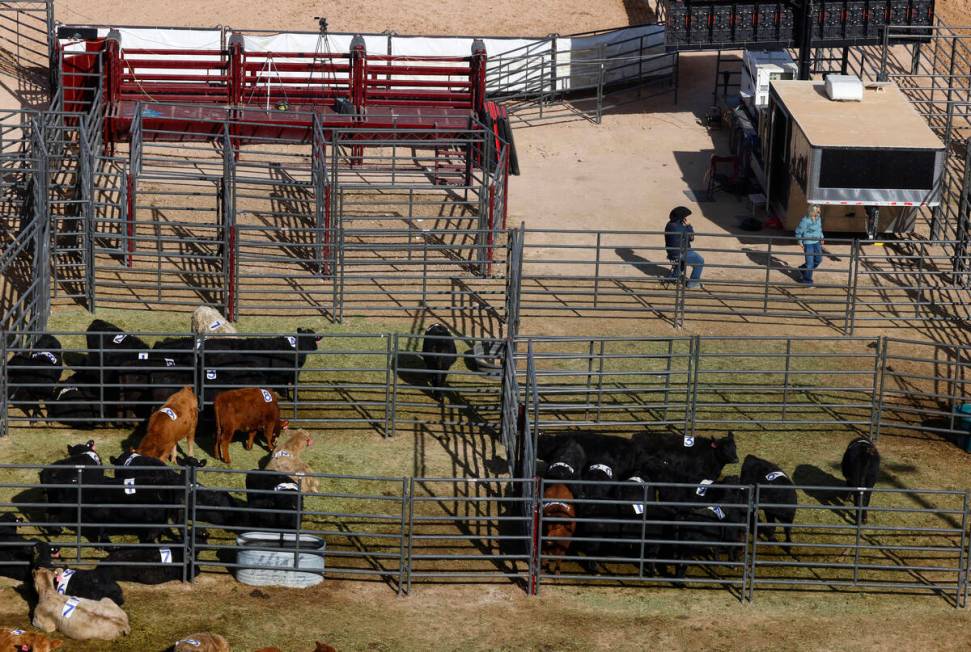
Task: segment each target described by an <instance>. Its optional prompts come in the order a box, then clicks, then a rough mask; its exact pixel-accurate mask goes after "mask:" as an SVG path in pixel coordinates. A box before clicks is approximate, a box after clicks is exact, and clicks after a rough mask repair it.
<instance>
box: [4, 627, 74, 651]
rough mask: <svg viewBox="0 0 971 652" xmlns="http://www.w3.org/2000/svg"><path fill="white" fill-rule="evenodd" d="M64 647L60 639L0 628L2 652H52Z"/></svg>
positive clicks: (20, 630)
mask: <svg viewBox="0 0 971 652" xmlns="http://www.w3.org/2000/svg"><path fill="white" fill-rule="evenodd" d="M61 645H63V641H61V640H60V639H57V638H55V639H49V638H47V637H46V636H44V635H43V634H38V633H37V632H28V631H24V630H22V629H7V628H0V650H2V652H10V650H13V651H14V652H51V650H56V649H57V648H59V647H61Z"/></svg>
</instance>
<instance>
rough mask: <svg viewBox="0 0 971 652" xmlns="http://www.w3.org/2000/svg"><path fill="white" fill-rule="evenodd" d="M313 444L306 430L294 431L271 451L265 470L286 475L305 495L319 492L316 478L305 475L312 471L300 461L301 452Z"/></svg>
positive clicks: (318, 482) (318, 483)
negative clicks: (297, 483)
mask: <svg viewBox="0 0 971 652" xmlns="http://www.w3.org/2000/svg"><path fill="white" fill-rule="evenodd" d="M313 443H314V440H313V439H311V438H310V433H308V432H307V431H306V430H294V431H293V432H291V433H290V435H289V436H288V437H287V438H286V439H284V440H283V442H282V443H280V445H278V446H276V447H275V448H274V449H273V456H272V457H271V458H270V461H269V463H268V464H267V465H266V470H267V471H278V472H280V473H286V474H287V475H289V476H290V477H291V478H293V480H294V482H299V483H300V490H301V491H303V492H305V493H306V492H309V493H314V492H317V491H320V481H319V480H318V479H317V478H311V477H307V476H306V475H305V474H307V473H313V472H314V471H313V469H311V468H310V466H309V465H308V464H307V463H306V462H304V461H303V460H302V459H300V455H301V454H302V453H303V451H304V450H306V449H307V448H309V447H310V446H312V445H313Z"/></svg>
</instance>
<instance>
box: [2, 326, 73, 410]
mask: <svg viewBox="0 0 971 652" xmlns="http://www.w3.org/2000/svg"><path fill="white" fill-rule="evenodd" d="M63 371H64V359H63V358H62V357H61V343H60V342H59V341H58V340H57V338H56V337H54V336H53V335H48V334H46V333H45V334H44V335H41V336H40V337H38V338H37V341H36V342H34V345H33V346H32V347H31V348H30V350H28V351H23V352H20V353H16V354H14V355H13V356H11V358H10V359H9V360H7V398H8V399H9V400H10V405H13V406H15V407H19V408H20V409H22V410H23V411H24V413H25V414H26V415H27V416H29V417H32V418H37V417H39V416H40V405H41V402H43V403H44V405H45V406H46V405H47V403H48V401H51V400H52V399H53V398H54V395H55V392H56V386H57V381H58V380H60V378H61V373H62V372H63Z"/></svg>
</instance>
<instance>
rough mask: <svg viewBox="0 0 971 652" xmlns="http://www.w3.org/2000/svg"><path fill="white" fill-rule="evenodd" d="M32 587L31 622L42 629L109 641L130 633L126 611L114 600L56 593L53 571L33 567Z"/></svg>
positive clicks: (82, 638) (78, 637)
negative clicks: (32, 609) (34, 604)
mask: <svg viewBox="0 0 971 652" xmlns="http://www.w3.org/2000/svg"><path fill="white" fill-rule="evenodd" d="M34 590H35V591H36V593H37V606H36V607H34V619H33V625H34V627H36V628H37V629H39V630H41V631H43V632H53V631H59V632H61V633H62V634H64V635H65V636H69V637H70V638H73V639H77V640H79V641H83V640H88V639H98V640H103V641H111V640H114V639H116V638H118V637H120V636H127V635H128V634H130V633H131V625H129V623H128V614H126V613H125V611H124V610H123V609H122V608H121V607H119V606H118V605H117V604H116V603H115V602H114V601H112V600H109V599H108V598H101V599H100V600H97V601H95V600H89V599H86V598H79V597H77V596H72V595H65V594H62V593H58V592H57V583H56V578H55V575H54V571H53V570H51V569H49V568H36V569H34Z"/></svg>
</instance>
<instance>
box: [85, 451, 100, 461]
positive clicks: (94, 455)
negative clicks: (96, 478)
mask: <svg viewBox="0 0 971 652" xmlns="http://www.w3.org/2000/svg"><path fill="white" fill-rule="evenodd" d="M84 454H85V455H87V456H88V457H90V458H91V459H92V460H94V463H95V464H101V457H100V456H99V455H98V454H97V453H95V452H94V451H84Z"/></svg>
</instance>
